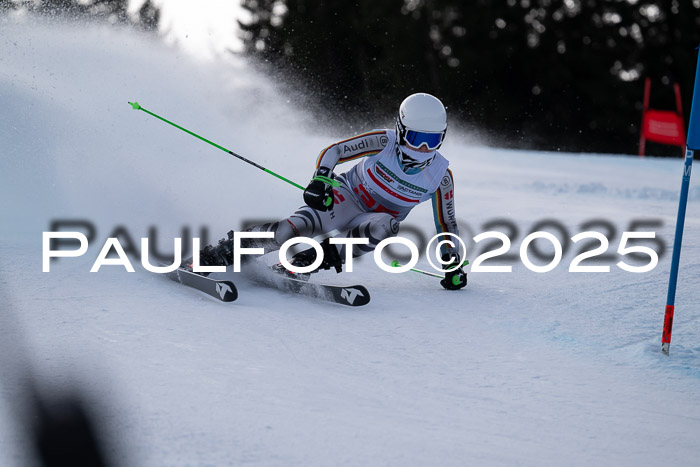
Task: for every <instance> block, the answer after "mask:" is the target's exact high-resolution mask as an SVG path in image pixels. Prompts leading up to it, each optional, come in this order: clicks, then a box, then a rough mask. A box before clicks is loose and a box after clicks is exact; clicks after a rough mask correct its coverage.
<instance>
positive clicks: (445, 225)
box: [433, 169, 459, 236]
mask: <svg viewBox="0 0 700 467" xmlns="http://www.w3.org/2000/svg"><path fill="white" fill-rule="evenodd" d="M433 215H434V217H435V229H436V230H437V233H438V234H441V233H445V232H449V233H453V234H455V235H457V236H459V228H458V227H457V217H456V216H455V200H454V178H453V177H452V171H451V170H450V169H447V171H445V175H444V176H443V177H442V181H441V182H440V186H439V187H438V189H437V190H435V193H433Z"/></svg>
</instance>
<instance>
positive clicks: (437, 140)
mask: <svg viewBox="0 0 700 467" xmlns="http://www.w3.org/2000/svg"><path fill="white" fill-rule="evenodd" d="M443 138H445V132H444V131H441V132H440V133H426V132H424V131H416V130H408V129H407V130H406V133H405V134H404V137H403V139H404V141H406V144H408V145H409V146H411V147H412V148H415V149H418V148H420V147H421V146H423V145H426V146H427V147H428V149H430V150H431V151H432V150H435V149H437V148H439V147H440V145H441V144H442V140H443Z"/></svg>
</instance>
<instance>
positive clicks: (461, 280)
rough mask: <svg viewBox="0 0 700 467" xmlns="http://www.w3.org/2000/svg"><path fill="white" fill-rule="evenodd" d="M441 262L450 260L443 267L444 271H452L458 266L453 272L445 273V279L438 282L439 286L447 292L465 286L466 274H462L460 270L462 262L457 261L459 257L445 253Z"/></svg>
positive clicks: (462, 271)
mask: <svg viewBox="0 0 700 467" xmlns="http://www.w3.org/2000/svg"><path fill="white" fill-rule="evenodd" d="M442 260H443V261H449V260H451V261H450V262H449V263H448V264H446V265H445V266H444V269H452V268H454V267H455V266H457V265H460V266H459V267H458V268H457V269H455V270H454V271H450V272H446V273H445V278H444V279H443V280H441V281H440V285H442V286H443V287H444V288H446V289H447V290H459V289H461V288H462V287H464V286H465V285H467V273H466V272H464V270H463V269H462V266H461V264H462V262H461V261H460V259H459V255H457V254H449V253H446V254H444V255H442Z"/></svg>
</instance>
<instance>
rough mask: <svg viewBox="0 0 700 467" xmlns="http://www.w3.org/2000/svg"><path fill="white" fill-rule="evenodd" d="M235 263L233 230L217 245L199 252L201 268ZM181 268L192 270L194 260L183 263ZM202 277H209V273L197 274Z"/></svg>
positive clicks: (206, 247) (190, 259)
mask: <svg viewBox="0 0 700 467" xmlns="http://www.w3.org/2000/svg"><path fill="white" fill-rule="evenodd" d="M232 262H233V230H231V231H229V232H228V234H227V236H226V237H225V238H222V239H221V240H219V243H218V244H217V245H207V246H205V247H204V248H202V249H201V250H199V264H200V266H230V265H231V264H232ZM180 267H181V268H183V269H185V270H187V271H190V272H195V271H193V270H192V258H188V259H186V260H185V261H183V262H182V265H181V266H180ZM195 274H199V275H202V276H205V277H206V276H208V275H209V274H210V273H208V272H195Z"/></svg>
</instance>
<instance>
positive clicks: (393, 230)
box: [338, 212, 399, 261]
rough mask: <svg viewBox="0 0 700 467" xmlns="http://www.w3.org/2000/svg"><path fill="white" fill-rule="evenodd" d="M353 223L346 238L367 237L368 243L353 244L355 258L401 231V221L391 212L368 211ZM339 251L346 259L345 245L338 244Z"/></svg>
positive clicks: (370, 250)
mask: <svg viewBox="0 0 700 467" xmlns="http://www.w3.org/2000/svg"><path fill="white" fill-rule="evenodd" d="M352 224H353V225H352V226H351V227H350V230H348V232H347V233H346V234H345V237H346V238H367V239H368V240H369V243H368V244H367V245H353V246H352V256H353V257H354V258H356V257H358V256H362V255H364V254H366V253H370V252H372V251H374V249H375V248H376V247H377V245H378V244H379V242H381V241H382V240H384V239H386V238H389V237H394V236H396V234H398V233H399V223H398V222H397V221H396V219H394V217H393V216H392V215H391V214H387V213H383V212H367V213H364V214H360V215H359V216H357V217H356V218H355V219H354V220H353V223H352ZM338 253H339V255H340V257H341V258H343V261H344V260H345V246H344V245H338Z"/></svg>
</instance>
